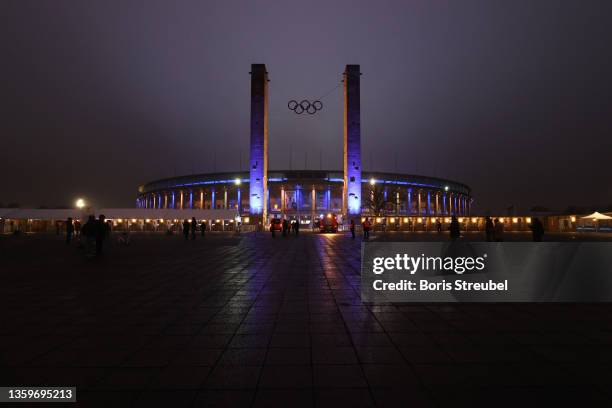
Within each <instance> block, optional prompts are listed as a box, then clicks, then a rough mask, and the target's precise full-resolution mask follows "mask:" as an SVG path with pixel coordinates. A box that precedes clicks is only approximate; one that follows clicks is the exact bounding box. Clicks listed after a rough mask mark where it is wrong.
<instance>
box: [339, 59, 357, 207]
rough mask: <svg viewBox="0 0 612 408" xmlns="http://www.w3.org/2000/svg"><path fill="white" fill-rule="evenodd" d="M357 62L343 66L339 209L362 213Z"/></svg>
mask: <svg viewBox="0 0 612 408" xmlns="http://www.w3.org/2000/svg"><path fill="white" fill-rule="evenodd" d="M360 76H361V73H360V72H359V65H347V66H346V68H345V70H344V80H343V82H344V186H343V189H342V193H343V194H342V213H343V214H346V215H349V216H358V215H360V214H361V101H360V98H361V96H360Z"/></svg>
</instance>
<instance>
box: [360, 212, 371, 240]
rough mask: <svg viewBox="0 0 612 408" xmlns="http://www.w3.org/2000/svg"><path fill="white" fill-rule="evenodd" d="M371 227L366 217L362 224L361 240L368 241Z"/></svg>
mask: <svg viewBox="0 0 612 408" xmlns="http://www.w3.org/2000/svg"><path fill="white" fill-rule="evenodd" d="M371 226H372V224H370V219H369V218H368V217H366V219H365V221H364V222H363V224H362V228H363V239H370V227H371Z"/></svg>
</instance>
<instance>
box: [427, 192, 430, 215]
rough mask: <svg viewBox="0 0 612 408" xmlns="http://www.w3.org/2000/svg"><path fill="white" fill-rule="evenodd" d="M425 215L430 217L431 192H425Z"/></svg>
mask: <svg viewBox="0 0 612 408" xmlns="http://www.w3.org/2000/svg"><path fill="white" fill-rule="evenodd" d="M427 215H431V190H427Z"/></svg>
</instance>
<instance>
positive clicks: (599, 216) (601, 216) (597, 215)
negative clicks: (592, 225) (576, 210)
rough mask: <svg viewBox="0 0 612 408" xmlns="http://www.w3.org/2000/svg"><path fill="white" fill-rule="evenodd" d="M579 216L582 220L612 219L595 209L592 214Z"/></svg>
mask: <svg viewBox="0 0 612 408" xmlns="http://www.w3.org/2000/svg"><path fill="white" fill-rule="evenodd" d="M581 218H582V219H583V220H586V219H590V220H593V221H595V220H597V221H599V220H612V217H610V216H608V215H605V214H602V213H600V212H597V211H595V212H594V213H593V214H589V215H586V216H584V217H581Z"/></svg>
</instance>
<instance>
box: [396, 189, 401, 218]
mask: <svg viewBox="0 0 612 408" xmlns="http://www.w3.org/2000/svg"><path fill="white" fill-rule="evenodd" d="M399 213H400V193H399V191H396V192H395V214H396V215H399Z"/></svg>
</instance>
